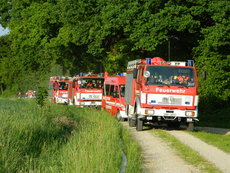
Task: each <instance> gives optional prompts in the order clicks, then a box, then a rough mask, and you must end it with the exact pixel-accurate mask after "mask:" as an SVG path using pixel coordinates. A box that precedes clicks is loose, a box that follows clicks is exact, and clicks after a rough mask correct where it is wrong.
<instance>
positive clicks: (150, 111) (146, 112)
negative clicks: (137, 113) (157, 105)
mask: <svg viewBox="0 0 230 173" xmlns="http://www.w3.org/2000/svg"><path fill="white" fill-rule="evenodd" d="M145 114H146V115H153V114H154V110H147V109H146V110H145Z"/></svg>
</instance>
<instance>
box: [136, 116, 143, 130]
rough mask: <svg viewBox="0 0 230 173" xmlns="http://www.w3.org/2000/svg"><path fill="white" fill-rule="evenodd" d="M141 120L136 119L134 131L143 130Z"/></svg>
mask: <svg viewBox="0 0 230 173" xmlns="http://www.w3.org/2000/svg"><path fill="white" fill-rule="evenodd" d="M143 123H144V122H143V120H142V119H141V118H137V124H136V130H137V131H142V130H143Z"/></svg>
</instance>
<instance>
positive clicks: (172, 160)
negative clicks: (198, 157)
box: [122, 122, 200, 173]
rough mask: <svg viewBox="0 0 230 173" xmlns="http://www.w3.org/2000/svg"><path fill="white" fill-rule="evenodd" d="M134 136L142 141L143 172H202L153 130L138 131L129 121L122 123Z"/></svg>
mask: <svg viewBox="0 0 230 173" xmlns="http://www.w3.org/2000/svg"><path fill="white" fill-rule="evenodd" d="M122 124H123V126H124V127H126V128H127V129H128V130H129V131H130V133H131V134H132V135H133V137H134V138H135V139H136V140H137V141H138V142H139V143H140V145H141V147H142V150H143V158H144V165H143V168H142V170H143V171H142V172H143V173H198V172H200V171H199V170H197V169H196V168H195V167H193V166H192V165H189V164H187V163H186V162H185V161H183V160H182V159H181V158H180V157H178V156H177V155H176V153H175V152H176V151H174V150H172V149H171V148H170V147H169V146H168V145H167V144H166V143H165V142H163V141H162V140H161V139H160V138H159V137H156V136H154V135H153V134H152V133H151V132H149V131H148V130H147V131H141V132H137V131H136V129H135V128H130V127H129V126H128V123H126V122H123V123H122Z"/></svg>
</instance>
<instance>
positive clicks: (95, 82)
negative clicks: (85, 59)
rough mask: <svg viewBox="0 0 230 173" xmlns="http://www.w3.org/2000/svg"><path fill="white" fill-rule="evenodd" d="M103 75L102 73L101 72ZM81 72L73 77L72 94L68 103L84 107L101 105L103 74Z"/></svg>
mask: <svg viewBox="0 0 230 173" xmlns="http://www.w3.org/2000/svg"><path fill="white" fill-rule="evenodd" d="M103 75H104V74H103ZM103 75H102V74H100V75H93V74H89V75H87V74H83V73H81V74H80V76H78V77H75V78H74V79H73V95H72V96H71V97H69V100H71V102H70V104H72V105H76V106H80V107H84V106H94V107H101V100H102V90H103V83H104V76H103Z"/></svg>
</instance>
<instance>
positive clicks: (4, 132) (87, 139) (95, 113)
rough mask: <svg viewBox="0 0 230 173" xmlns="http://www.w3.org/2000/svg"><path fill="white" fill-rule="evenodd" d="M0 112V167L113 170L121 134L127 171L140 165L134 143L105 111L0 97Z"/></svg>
mask: <svg viewBox="0 0 230 173" xmlns="http://www.w3.org/2000/svg"><path fill="white" fill-rule="evenodd" d="M0 118H1V121H0V170H1V172H38V173H39V172H45V173H46V172H49V173H50V172H51V173H52V172H55V173H56V172H63V173H65V172H66V173H75V172H79V173H81V172H84V173H92V172H95V173H103V172H111V173H113V172H114V173H117V172H119V171H120V168H121V153H122V146H121V142H120V141H121V139H123V141H124V143H123V147H124V150H125V153H127V158H128V159H129V160H128V165H127V171H126V172H127V173H129V172H130V173H131V172H138V171H137V170H140V169H139V164H136V163H139V162H140V158H139V157H138V155H139V154H138V152H139V151H138V146H137V145H136V144H135V143H133V142H132V140H131V138H130V136H129V135H128V134H127V133H126V132H125V131H124V130H122V128H121V125H120V124H119V123H118V122H117V121H116V119H114V117H112V116H111V115H109V114H108V113H106V112H102V111H100V110H95V109H90V108H85V109H82V108H76V107H74V106H64V105H56V104H49V103H46V105H45V106H44V107H43V108H42V109H41V108H40V107H38V106H37V105H36V103H35V101H33V100H27V99H21V100H18V99H15V100H6V99H0ZM135 155H136V156H135Z"/></svg>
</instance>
